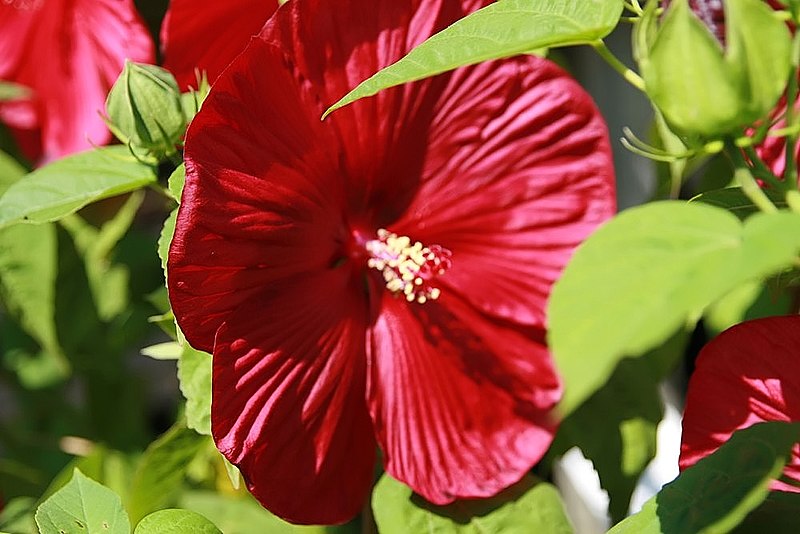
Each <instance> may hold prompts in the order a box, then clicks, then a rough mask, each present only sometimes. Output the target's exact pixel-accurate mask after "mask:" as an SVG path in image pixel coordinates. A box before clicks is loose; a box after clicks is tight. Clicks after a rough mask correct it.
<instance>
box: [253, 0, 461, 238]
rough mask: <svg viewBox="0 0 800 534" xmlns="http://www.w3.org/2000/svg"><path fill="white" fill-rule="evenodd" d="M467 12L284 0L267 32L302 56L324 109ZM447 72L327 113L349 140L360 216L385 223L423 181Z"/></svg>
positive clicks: (357, 0) (402, 4) (400, 0)
mask: <svg viewBox="0 0 800 534" xmlns="http://www.w3.org/2000/svg"><path fill="white" fill-rule="evenodd" d="M472 3H474V2H472ZM463 14H464V11H463V10H462V7H461V4H460V2H457V1H452V0H428V1H422V0H392V1H391V2H374V1H373V0H301V1H299V2H294V1H292V2H289V3H287V4H286V5H284V6H282V7H281V9H279V10H278V11H277V12H276V13H275V16H274V17H272V18H271V19H270V20H269V22H268V23H267V24H266V26H265V27H264V30H263V31H262V32H261V35H262V37H263V38H264V39H266V40H268V41H270V42H274V43H277V44H278V45H279V46H280V47H281V48H282V49H284V50H286V51H287V54H288V55H289V56H290V57H292V58H293V60H294V61H295V62H296V63H297V66H298V68H299V69H300V72H302V74H303V76H304V77H305V78H306V79H308V80H309V82H310V83H311V84H312V85H313V86H314V88H315V90H316V91H317V93H318V95H319V103H318V105H317V108H316V109H317V113H318V115H320V116H321V115H322V112H323V111H325V109H326V108H327V107H328V106H329V105H331V104H333V103H334V102H336V101H337V100H338V99H339V98H341V97H342V96H344V95H345V93H347V92H348V91H349V90H350V89H352V88H353V87H355V86H356V85H357V84H358V83H359V82H361V81H363V80H364V79H366V78H368V77H369V76H371V75H372V74H374V73H375V72H377V71H378V70H380V69H381V68H383V67H385V66H387V65H389V64H391V63H393V62H395V61H397V60H398V59H400V58H401V57H403V56H404V55H405V54H406V53H407V52H408V51H409V50H411V49H412V48H413V47H414V46H416V45H417V44H419V43H420V42H422V41H423V40H424V39H426V38H427V37H429V36H430V35H432V34H433V33H435V32H436V31H438V30H440V29H442V28H443V27H444V26H445V25H447V24H450V23H452V22H454V21H455V20H456V19H457V18H459V17H460V16H462V15H463ZM446 80H447V76H440V77H437V78H434V79H427V80H423V81H420V82H416V83H411V84H405V85H403V86H401V87H395V88H392V89H388V90H386V91H381V92H380V93H378V94H377V95H376V96H374V97H371V98H367V99H363V100H361V101H359V102H356V103H355V104H353V105H351V106H347V107H346V108H344V109H341V110H339V111H337V112H336V113H334V114H332V115H331V116H330V117H329V118H328V119H326V122H328V123H330V125H331V127H332V128H333V129H334V130H335V132H336V134H337V136H338V137H339V139H341V140H342V141H341V142H342V145H343V146H344V148H345V150H344V152H343V154H342V158H343V166H344V169H343V170H344V171H346V175H345V176H344V178H345V179H346V180H348V181H349V183H350V187H349V189H348V190H349V191H350V213H351V215H352V216H353V217H354V218H358V217H361V218H363V219H364V220H366V221H370V222H373V223H374V224H377V225H378V226H385V225H387V224H388V223H389V222H391V221H392V220H394V219H396V218H397V217H398V216H399V215H400V214H401V213H402V211H403V209H404V208H405V206H406V205H407V203H408V202H409V201H410V199H411V196H412V195H413V193H414V191H415V189H416V186H417V185H418V183H419V177H420V170H421V168H422V165H423V160H424V157H425V153H426V147H427V142H428V140H427V138H426V132H427V130H428V127H429V122H430V117H431V112H432V109H433V107H434V105H435V104H436V100H437V98H438V95H439V94H440V93H441V91H442V89H443V88H444V84H445V83H446ZM373 229H374V228H373Z"/></svg>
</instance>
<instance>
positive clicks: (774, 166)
mask: <svg viewBox="0 0 800 534" xmlns="http://www.w3.org/2000/svg"><path fill="white" fill-rule="evenodd" d="M785 113H786V99H785V98H781V101H780V103H779V104H778V106H776V107H775V109H774V110H773V111H772V113H771V114H770V115H771V117H772V118H773V120H775V119H776V118H777V120H775V125H774V126H772V128H770V131H771V132H775V131H778V130H782V129H784V128H786V121H785V120H784V119H783V118H779V117H783V116H784V114H785ZM795 113H800V102H797V103H796V104H795ZM756 153H757V154H758V157H760V158H761V159H762V160H763V161H764V163H765V164H766V165H767V167H769V169H770V170H771V171H772V173H773V174H774V175H775V176H777V177H779V178H780V177H783V173H784V171H785V170H786V137H785V136H776V135H768V136H767V137H766V139H764V141H763V142H762V143H761V144H759V145H757V146H756ZM795 155H796V157H800V144H798V145H797V146H796V147H795Z"/></svg>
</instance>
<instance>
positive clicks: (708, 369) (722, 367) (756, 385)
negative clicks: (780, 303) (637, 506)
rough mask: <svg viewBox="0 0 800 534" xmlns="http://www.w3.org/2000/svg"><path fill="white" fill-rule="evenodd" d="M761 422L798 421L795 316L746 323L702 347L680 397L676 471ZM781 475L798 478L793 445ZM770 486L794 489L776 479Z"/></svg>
mask: <svg viewBox="0 0 800 534" xmlns="http://www.w3.org/2000/svg"><path fill="white" fill-rule="evenodd" d="M761 421H800V316H796V315H794V316H786V317H769V318H766V319H758V320H755V321H748V322H746V323H742V324H739V325H736V326H734V327H733V328H730V329H728V330H726V331H725V332H723V333H722V334H720V335H719V336H717V337H716V338H714V339H713V340H712V341H711V342H710V343H708V345H706V346H705V347H704V348H703V350H702V351H701V352H700V356H699V357H698V359H697V365H696V368H695V371H694V373H693V374H692V378H691V380H690V381H689V392H688V395H687V397H686V408H685V411H684V414H683V436H682V438H681V457H680V466H681V469H685V468H687V467H689V466H691V465H694V464H695V463H696V462H697V461H698V460H700V459H701V458H703V457H705V456H707V455H709V454H711V453H712V452H714V451H715V450H717V449H718V448H719V447H720V445H722V444H723V443H725V442H726V441H727V440H728V438H730V436H731V434H733V432H734V431H736V430H739V429H741V428H747V427H749V426H750V425H752V424H754V423H757V422H761ZM784 474H786V475H787V476H789V477H790V478H792V479H794V480H796V481H798V482H800V451H798V448H797V447H795V449H794V451H793V454H792V459H791V461H790V463H789V465H787V467H786V468H785V470H784ZM772 488H773V489H780V490H784V491H795V492H796V491H800V489H798V488H796V487H794V486H791V485H788V484H784V483H781V482H775V483H773V485H772Z"/></svg>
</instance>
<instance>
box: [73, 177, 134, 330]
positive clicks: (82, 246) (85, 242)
mask: <svg viewBox="0 0 800 534" xmlns="http://www.w3.org/2000/svg"><path fill="white" fill-rule="evenodd" d="M143 200H144V192H143V191H136V192H134V193H133V194H131V195H130V196H129V197H128V198H127V199H126V200H125V203H124V204H123V205H122V207H121V208H120V209H119V210H117V212H116V213H115V214H114V216H113V217H112V218H111V219H110V220H108V221H106V222H105V223H104V224H103V225H102V226H101V227H100V228H99V229H98V228H95V227H94V226H92V225H91V224H89V223H87V222H86V221H85V220H84V219H83V218H81V217H80V216H79V215H77V214H72V215H67V216H66V217H64V218H63V219H62V220H61V224H62V225H63V226H64V228H66V229H67V231H68V232H69V233H70V235H71V236H72V239H73V241H74V243H75V248H76V249H77V251H78V252H79V253H80V255H81V256H82V257H83V259H84V262H85V265H86V275H87V277H88V279H89V287H90V289H91V291H92V297H93V298H94V302H95V306H96V308H97V314H98V317H99V318H100V319H101V320H103V321H109V320H111V319H112V318H113V317H115V316H117V315H119V314H120V313H121V312H123V311H124V310H125V308H126V306H127V305H128V280H129V277H130V273H129V271H128V268H127V267H126V266H125V265H121V264H115V263H113V262H112V256H113V252H114V247H115V246H116V245H117V243H118V242H119V240H120V239H122V237H123V236H124V235H125V233H126V232H127V231H128V229H129V228H130V226H131V224H132V223H133V219H134V217H135V216H136V213H137V211H138V210H139V207H140V206H141V204H142V201H143Z"/></svg>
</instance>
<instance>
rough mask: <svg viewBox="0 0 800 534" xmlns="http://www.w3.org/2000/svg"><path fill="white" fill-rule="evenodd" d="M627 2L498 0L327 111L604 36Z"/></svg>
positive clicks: (599, 0)
mask: <svg viewBox="0 0 800 534" xmlns="http://www.w3.org/2000/svg"><path fill="white" fill-rule="evenodd" d="M622 4H623V3H622V1H620V0H581V1H580V2H576V1H574V0H499V1H497V2H495V3H493V4H489V5H488V6H486V7H484V8H483V9H480V10H478V11H476V12H475V13H472V14H471V15H468V16H467V17H465V18H463V19H461V20H459V21H457V22H455V23H454V24H452V25H451V26H449V27H448V28H446V29H444V30H442V31H441V32H439V33H437V34H436V35H434V36H432V37H430V38H429V39H428V40H427V41H425V42H423V43H422V44H420V45H419V46H417V47H416V48H414V49H413V50H412V51H411V52H409V53H408V55H407V56H405V57H404V58H402V59H400V60H399V61H398V62H396V63H394V64H393V65H390V66H388V67H386V68H385V69H383V70H381V71H380V72H378V73H377V74H374V75H373V76H372V77H370V78H368V79H367V80H365V81H363V82H361V83H360V84H359V85H358V86H357V87H356V88H355V89H353V90H352V91H350V92H349V93H347V94H346V95H345V96H344V97H343V98H342V99H341V100H339V101H338V102H336V103H335V104H334V105H332V106H331V107H330V108H329V109H328V111H326V112H325V114H326V115H327V114H328V113H331V112H332V111H334V110H336V109H339V108H341V107H343V106H346V105H347V104H350V103H352V102H355V101H356V100H358V99H360V98H364V97H366V96H371V95H374V94H376V93H377V92H378V91H381V90H382V89H386V88H388V87H394V86H395V85H400V84H403V83H406V82H411V81H414V80H420V79H422V78H427V77H429V76H434V75H436V74H440V73H442V72H447V71H449V70H453V69H455V68H457V67H461V66H464V65H474V64H475V63H480V62H481V61H487V60H490V59H498V58H503V57H509V56H515V55H519V54H524V53H527V52H530V51H532V50H534V49H539V48H546V47H556V46H567V45H575V44H582V43H590V42H592V41H596V40H598V39H602V38H603V37H605V36H606V35H608V34H609V33H610V32H611V30H613V29H614V27H615V26H616V24H617V21H618V20H619V16H620V14H621V13H622Z"/></svg>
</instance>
